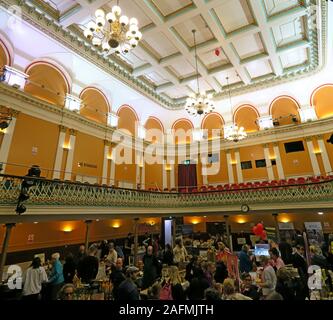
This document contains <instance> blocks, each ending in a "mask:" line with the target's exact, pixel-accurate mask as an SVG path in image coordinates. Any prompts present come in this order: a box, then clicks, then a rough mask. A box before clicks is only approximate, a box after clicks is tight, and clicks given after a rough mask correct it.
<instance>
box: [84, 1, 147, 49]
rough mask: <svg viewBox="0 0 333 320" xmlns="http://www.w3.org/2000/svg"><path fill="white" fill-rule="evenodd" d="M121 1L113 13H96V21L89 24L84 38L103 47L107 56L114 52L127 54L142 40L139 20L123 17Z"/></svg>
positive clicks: (96, 45)
mask: <svg viewBox="0 0 333 320" xmlns="http://www.w3.org/2000/svg"><path fill="white" fill-rule="evenodd" d="M121 12H122V10H121V8H120V7H119V0H118V1H117V5H116V6H113V7H112V9H111V11H110V12H108V13H107V14H105V12H104V11H103V10H102V9H98V10H96V12H95V17H96V19H95V21H91V22H89V23H88V24H87V26H86V29H85V30H84V32H83V34H84V36H85V37H86V38H87V39H89V40H92V44H93V46H95V47H102V49H103V51H104V52H105V53H106V55H109V54H111V53H113V52H115V53H116V54H120V53H123V54H126V53H128V52H130V51H131V50H132V49H133V48H135V47H137V45H138V42H139V41H140V40H141V38H142V33H141V32H140V31H139V27H138V20H137V19H136V18H128V17H127V16H126V15H121Z"/></svg>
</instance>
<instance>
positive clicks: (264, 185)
mask: <svg viewBox="0 0 333 320" xmlns="http://www.w3.org/2000/svg"><path fill="white" fill-rule="evenodd" d="M268 185H269V182H268V181H263V182H261V183H260V186H261V187H267V186H268Z"/></svg>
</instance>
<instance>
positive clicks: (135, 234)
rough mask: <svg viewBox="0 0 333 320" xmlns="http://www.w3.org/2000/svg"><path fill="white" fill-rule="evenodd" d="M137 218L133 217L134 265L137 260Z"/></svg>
mask: <svg viewBox="0 0 333 320" xmlns="http://www.w3.org/2000/svg"><path fill="white" fill-rule="evenodd" d="M138 229H139V218H135V219H134V252H133V256H134V265H135V266H136V265H137V262H138V244H139V239H138V237H139V235H138V232H139V230H138Z"/></svg>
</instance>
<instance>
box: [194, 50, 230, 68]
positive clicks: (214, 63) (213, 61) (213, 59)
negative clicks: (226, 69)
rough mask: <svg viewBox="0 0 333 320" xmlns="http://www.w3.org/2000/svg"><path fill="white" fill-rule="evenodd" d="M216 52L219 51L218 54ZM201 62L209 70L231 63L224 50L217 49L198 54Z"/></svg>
mask: <svg viewBox="0 0 333 320" xmlns="http://www.w3.org/2000/svg"><path fill="white" fill-rule="evenodd" d="M215 50H218V51H217V52H218V54H216V52H215ZM198 56H199V58H200V60H201V62H202V63H203V64H204V65H205V67H206V68H207V69H208V70H211V69H214V68H217V67H220V66H223V65H226V64H228V63H229V60H228V58H227V57H226V55H225V53H224V51H223V49H222V48H216V49H214V50H208V51H206V52H203V53H200V54H198Z"/></svg>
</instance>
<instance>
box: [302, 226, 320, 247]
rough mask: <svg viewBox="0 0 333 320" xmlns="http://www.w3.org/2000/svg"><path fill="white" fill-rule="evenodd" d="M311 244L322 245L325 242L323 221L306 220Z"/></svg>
mask: <svg viewBox="0 0 333 320" xmlns="http://www.w3.org/2000/svg"><path fill="white" fill-rule="evenodd" d="M304 226H305V229H306V233H307V236H308V241H309V244H310V245H319V246H320V245H321V244H322V243H323V242H324V233H323V228H322V225H321V222H304Z"/></svg>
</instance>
